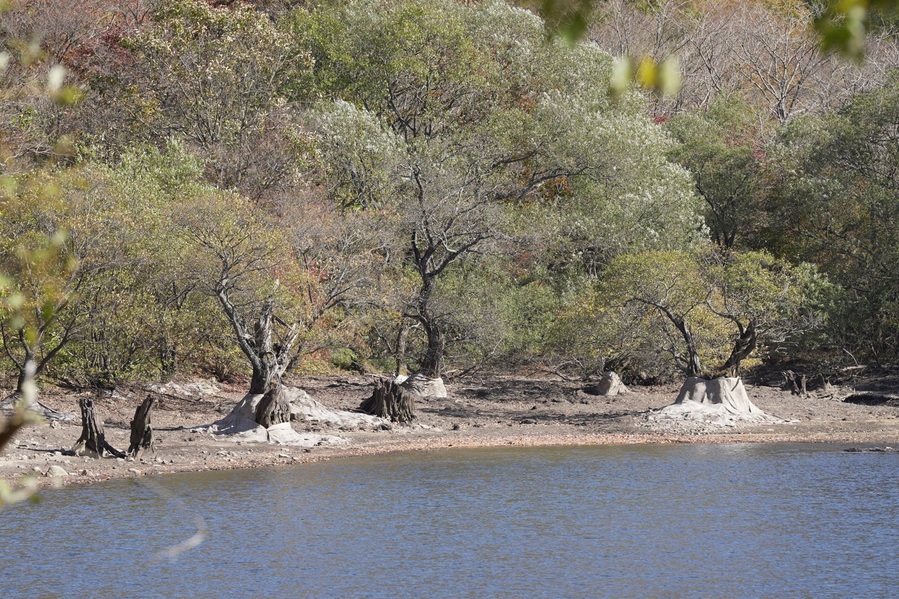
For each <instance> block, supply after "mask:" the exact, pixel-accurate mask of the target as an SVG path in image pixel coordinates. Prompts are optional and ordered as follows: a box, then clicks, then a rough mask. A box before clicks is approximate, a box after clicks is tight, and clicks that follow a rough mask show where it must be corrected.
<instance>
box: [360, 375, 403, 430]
mask: <svg viewBox="0 0 899 599" xmlns="http://www.w3.org/2000/svg"><path fill="white" fill-rule="evenodd" d="M359 408H360V409H361V410H362V411H363V412H365V413H366V414H371V415H372V416H378V417H379V418H389V419H390V421H391V422H398V423H401V424H405V423H409V422H412V420H413V419H414V418H415V394H414V393H411V392H409V391H407V390H406V389H403V388H402V387H400V386H399V385H397V384H396V381H393V380H387V379H379V380H376V381H375V383H374V390H373V391H372V395H371V397H369V398H368V399H366V400H365V401H363V402H362V405H360V406H359Z"/></svg>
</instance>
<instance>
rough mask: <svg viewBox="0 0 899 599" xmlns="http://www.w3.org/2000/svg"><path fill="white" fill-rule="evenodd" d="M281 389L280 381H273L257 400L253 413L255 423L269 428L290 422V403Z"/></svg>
mask: <svg viewBox="0 0 899 599" xmlns="http://www.w3.org/2000/svg"><path fill="white" fill-rule="evenodd" d="M283 389H284V387H283V385H281V383H280V382H275V383H274V384H273V385H272V387H271V388H270V389H269V390H268V391H266V393H265V395H264V396H263V397H262V399H260V400H259V404H257V406H256V414H255V420H256V423H257V424H259V425H261V426H264V427H265V428H269V427H270V426H273V425H275V424H281V423H282V422H290V404H288V402H287V400H286V399H285V398H284V393H283Z"/></svg>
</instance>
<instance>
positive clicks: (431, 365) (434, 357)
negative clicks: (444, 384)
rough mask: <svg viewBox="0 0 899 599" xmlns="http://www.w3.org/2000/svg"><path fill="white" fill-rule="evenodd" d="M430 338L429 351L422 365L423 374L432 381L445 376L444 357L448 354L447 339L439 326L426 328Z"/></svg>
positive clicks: (433, 325)
mask: <svg viewBox="0 0 899 599" xmlns="http://www.w3.org/2000/svg"><path fill="white" fill-rule="evenodd" d="M425 332H426V333H427V336H428V349H427V351H426V352H425V358H424V361H422V363H421V373H422V374H423V375H425V376H427V377H430V378H432V379H436V378H440V376H441V374H443V356H444V354H445V353H446V338H445V337H444V335H443V331H441V330H440V327H439V326H438V325H437V324H431V325H429V326H425Z"/></svg>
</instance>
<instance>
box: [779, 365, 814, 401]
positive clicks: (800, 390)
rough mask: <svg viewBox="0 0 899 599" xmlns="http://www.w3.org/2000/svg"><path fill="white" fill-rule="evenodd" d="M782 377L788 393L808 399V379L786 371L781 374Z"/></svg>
mask: <svg viewBox="0 0 899 599" xmlns="http://www.w3.org/2000/svg"><path fill="white" fill-rule="evenodd" d="M783 377H784V383H785V384H786V385H787V388H788V389H789V390H790V393H792V394H793V395H798V396H799V397H808V377H807V376H806V375H804V374H802V375H800V374H797V373H795V372H793V371H792V370H786V371H784V372H783Z"/></svg>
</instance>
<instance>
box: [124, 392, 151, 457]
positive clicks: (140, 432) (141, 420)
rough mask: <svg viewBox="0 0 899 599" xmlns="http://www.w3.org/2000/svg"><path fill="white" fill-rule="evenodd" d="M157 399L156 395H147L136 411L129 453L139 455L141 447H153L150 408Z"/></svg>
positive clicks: (132, 424) (132, 422) (132, 423)
mask: <svg viewBox="0 0 899 599" xmlns="http://www.w3.org/2000/svg"><path fill="white" fill-rule="evenodd" d="M155 401H156V396H155V395H147V398H146V399H144V401H142V402H141V404H140V405H139V406H138V407H137V409H136V410H135V411H134V418H133V419H132V420H131V444H130V445H129V446H128V455H130V456H133V457H135V458H136V457H137V454H138V453H140V450H141V449H152V448H153V428H152V427H151V426H150V410H151V409H152V408H153V403H154V402H155Z"/></svg>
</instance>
